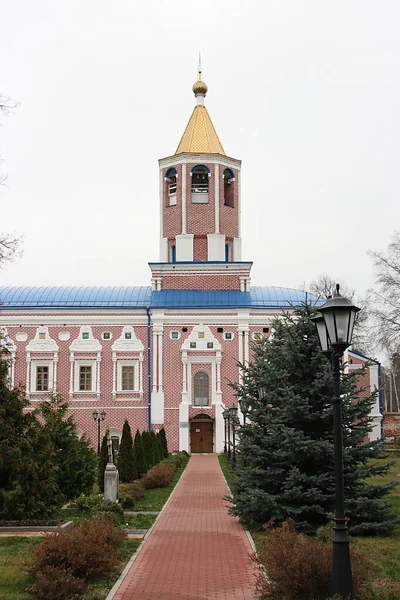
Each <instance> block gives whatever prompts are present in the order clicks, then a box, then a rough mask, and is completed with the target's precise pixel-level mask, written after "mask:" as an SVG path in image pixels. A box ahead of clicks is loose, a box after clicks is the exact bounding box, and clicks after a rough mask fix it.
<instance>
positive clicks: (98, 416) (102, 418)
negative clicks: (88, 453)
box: [92, 410, 106, 456]
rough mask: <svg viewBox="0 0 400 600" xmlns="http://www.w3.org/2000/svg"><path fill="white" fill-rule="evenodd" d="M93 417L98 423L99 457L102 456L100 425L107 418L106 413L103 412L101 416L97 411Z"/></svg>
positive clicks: (93, 413)
mask: <svg viewBox="0 0 400 600" xmlns="http://www.w3.org/2000/svg"><path fill="white" fill-rule="evenodd" d="M92 417H93V419H94V420H95V421H97V455H98V456H100V423H101V422H102V421H104V419H105V418H106V413H105V411H104V410H103V411H101V413H100V414H99V412H98V411H97V410H94V411H93V412H92Z"/></svg>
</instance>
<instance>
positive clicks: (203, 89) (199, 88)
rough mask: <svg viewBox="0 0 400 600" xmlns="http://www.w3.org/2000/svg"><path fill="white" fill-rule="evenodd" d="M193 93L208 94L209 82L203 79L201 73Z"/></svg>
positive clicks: (197, 94) (198, 94)
mask: <svg viewBox="0 0 400 600" xmlns="http://www.w3.org/2000/svg"><path fill="white" fill-rule="evenodd" d="M192 90H193V93H194V95H195V96H205V95H206V94H207V90H208V87H207V84H205V83H204V81H202V80H201V73H199V78H198V80H197V81H196V83H195V84H194V85H193V87H192Z"/></svg>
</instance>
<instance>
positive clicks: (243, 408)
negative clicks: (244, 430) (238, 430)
mask: <svg viewBox="0 0 400 600" xmlns="http://www.w3.org/2000/svg"><path fill="white" fill-rule="evenodd" d="M239 406H240V412H241V413H242V415H243V426H244V425H246V416H247V415H248V414H249V408H250V399H249V397H248V396H242V397H241V398H239Z"/></svg>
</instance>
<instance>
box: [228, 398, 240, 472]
mask: <svg viewBox="0 0 400 600" xmlns="http://www.w3.org/2000/svg"><path fill="white" fill-rule="evenodd" d="M229 412H230V413H231V419H232V441H233V452H232V469H233V470H235V469H236V441H235V425H236V423H237V420H238V418H237V414H238V407H237V406H235V405H234V404H232V406H231V407H230V409H229Z"/></svg>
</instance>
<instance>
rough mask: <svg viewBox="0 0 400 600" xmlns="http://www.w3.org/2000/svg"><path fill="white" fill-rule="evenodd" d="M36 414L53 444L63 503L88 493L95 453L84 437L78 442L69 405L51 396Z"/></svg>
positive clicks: (90, 487)
mask: <svg viewBox="0 0 400 600" xmlns="http://www.w3.org/2000/svg"><path fill="white" fill-rule="evenodd" d="M37 414H38V415H40V417H41V420H42V423H43V426H44V428H45V430H46V433H47V434H48V435H49V436H50V439H51V442H52V444H53V448H54V455H55V467H56V476H57V483H58V486H59V488H60V491H61V493H62V495H63V498H64V500H72V499H73V498H76V497H77V496H79V495H80V494H90V493H91V491H92V488H93V484H94V482H95V479H96V464H97V460H96V454H95V452H94V450H93V448H92V447H91V445H90V442H89V440H88V439H87V438H86V437H85V436H83V437H81V438H80V439H78V436H77V432H76V424H75V421H74V418H73V416H72V415H68V402H67V401H66V400H64V399H63V398H62V397H61V396H59V395H54V396H52V397H51V398H50V400H48V401H46V402H42V403H41V404H40V405H39V408H38V410H37Z"/></svg>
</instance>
